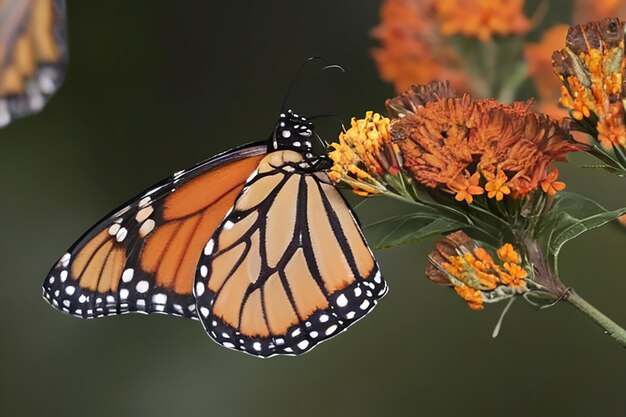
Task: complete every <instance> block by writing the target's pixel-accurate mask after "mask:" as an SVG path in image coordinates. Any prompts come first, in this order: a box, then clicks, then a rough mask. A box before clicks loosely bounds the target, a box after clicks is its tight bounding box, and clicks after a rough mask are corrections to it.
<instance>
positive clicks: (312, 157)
mask: <svg viewBox="0 0 626 417" xmlns="http://www.w3.org/2000/svg"><path fill="white" fill-rule="evenodd" d="M313 134H314V127H313V123H312V122H311V121H309V120H308V119H307V118H306V117H304V116H300V115H298V114H296V113H294V112H293V110H287V112H285V113H282V114H281V115H280V118H279V119H278V122H277V123H276V127H275V128H274V133H273V134H272V138H271V140H270V141H269V144H268V153H273V152H276V151H294V152H297V153H298V154H299V155H301V157H300V158H294V157H291V158H289V157H288V158H287V159H291V160H289V161H285V162H286V163H285V167H286V168H287V169H288V170H289V169H294V170H296V171H299V172H309V173H310V172H319V171H323V170H326V169H328V168H330V166H331V165H332V163H331V162H330V160H329V159H328V157H327V156H326V155H317V154H315V153H314V152H313V144H312V142H311V137H312V136H313Z"/></svg>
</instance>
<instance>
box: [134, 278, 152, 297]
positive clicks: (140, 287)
mask: <svg viewBox="0 0 626 417" xmlns="http://www.w3.org/2000/svg"><path fill="white" fill-rule="evenodd" d="M149 288H150V284H148V281H139V282H138V283H137V287H136V289H137V292H139V293H142V294H143V293H145V292H146V291H148V289H149Z"/></svg>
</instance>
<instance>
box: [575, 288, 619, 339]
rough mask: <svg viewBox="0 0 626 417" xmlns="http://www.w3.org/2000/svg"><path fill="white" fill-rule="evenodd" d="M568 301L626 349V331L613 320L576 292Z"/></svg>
mask: <svg viewBox="0 0 626 417" xmlns="http://www.w3.org/2000/svg"><path fill="white" fill-rule="evenodd" d="M566 300H567V301H568V302H569V303H570V304H571V305H573V306H574V307H576V308H577V309H579V310H580V311H582V312H583V313H584V314H585V315H586V316H587V317H589V318H590V319H591V320H592V321H593V322H594V323H596V324H597V325H598V326H600V328H601V329H602V330H603V331H604V333H605V334H607V335H609V336H611V337H612V338H613V339H615V340H616V341H617V343H619V344H620V345H622V346H623V347H626V330H624V329H623V328H622V327H620V326H619V325H618V324H617V323H615V322H614V321H613V320H611V319H610V318H608V317H607V316H605V315H604V314H602V313H601V312H600V311H598V310H597V309H596V308H595V307H594V306H592V305H591V304H589V303H588V302H587V301H585V300H584V299H583V298H581V297H580V296H579V295H578V294H576V293H575V292H574V291H571V292H570V294H569V296H568V297H567V298H566Z"/></svg>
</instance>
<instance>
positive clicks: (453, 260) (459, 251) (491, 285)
mask: <svg viewBox="0 0 626 417" xmlns="http://www.w3.org/2000/svg"><path fill="white" fill-rule="evenodd" d="M497 253H498V257H499V258H500V260H502V261H503V263H501V264H498V263H497V262H496V261H494V259H493V258H492V257H491V255H490V254H489V252H487V250H485V248H483V247H480V246H478V245H477V244H476V242H474V241H473V240H472V239H471V238H470V237H469V236H467V235H466V234H465V233H464V232H462V231H458V232H454V233H451V234H449V235H447V236H445V237H444V238H443V239H441V240H440V241H439V242H438V243H437V244H436V245H435V250H434V251H433V252H431V253H430V255H428V260H429V261H430V263H429V264H428V265H427V266H426V271H425V273H426V277H427V278H428V279H430V280H431V281H433V282H436V283H439V284H444V285H448V286H451V287H453V288H454V290H455V291H456V293H457V294H458V295H459V296H461V298H463V299H464V300H465V301H466V302H467V304H468V306H469V307H470V308H471V309H473V310H482V309H483V308H484V305H483V303H484V302H495V301H499V300H501V299H504V298H509V297H511V296H513V295H516V294H521V293H523V292H525V291H527V288H526V281H525V280H526V278H527V277H528V272H527V271H526V269H525V267H526V266H525V265H523V264H522V262H523V260H522V256H521V255H520V254H519V253H518V252H517V251H516V250H515V249H514V248H513V245H511V244H510V243H506V244H504V245H503V246H502V247H501V248H499V249H498V250H497Z"/></svg>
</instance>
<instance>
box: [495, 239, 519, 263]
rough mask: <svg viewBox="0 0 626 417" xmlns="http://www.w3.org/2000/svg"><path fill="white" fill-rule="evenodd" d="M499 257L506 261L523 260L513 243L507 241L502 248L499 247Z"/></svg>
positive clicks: (515, 261)
mask: <svg viewBox="0 0 626 417" xmlns="http://www.w3.org/2000/svg"><path fill="white" fill-rule="evenodd" d="M498 258H500V259H501V260H502V261H504V262H512V263H515V264H519V263H520V262H521V257H520V255H519V253H517V251H516V250H515V248H513V245H511V244H510V243H505V244H504V245H503V246H502V247H501V248H500V249H498Z"/></svg>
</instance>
